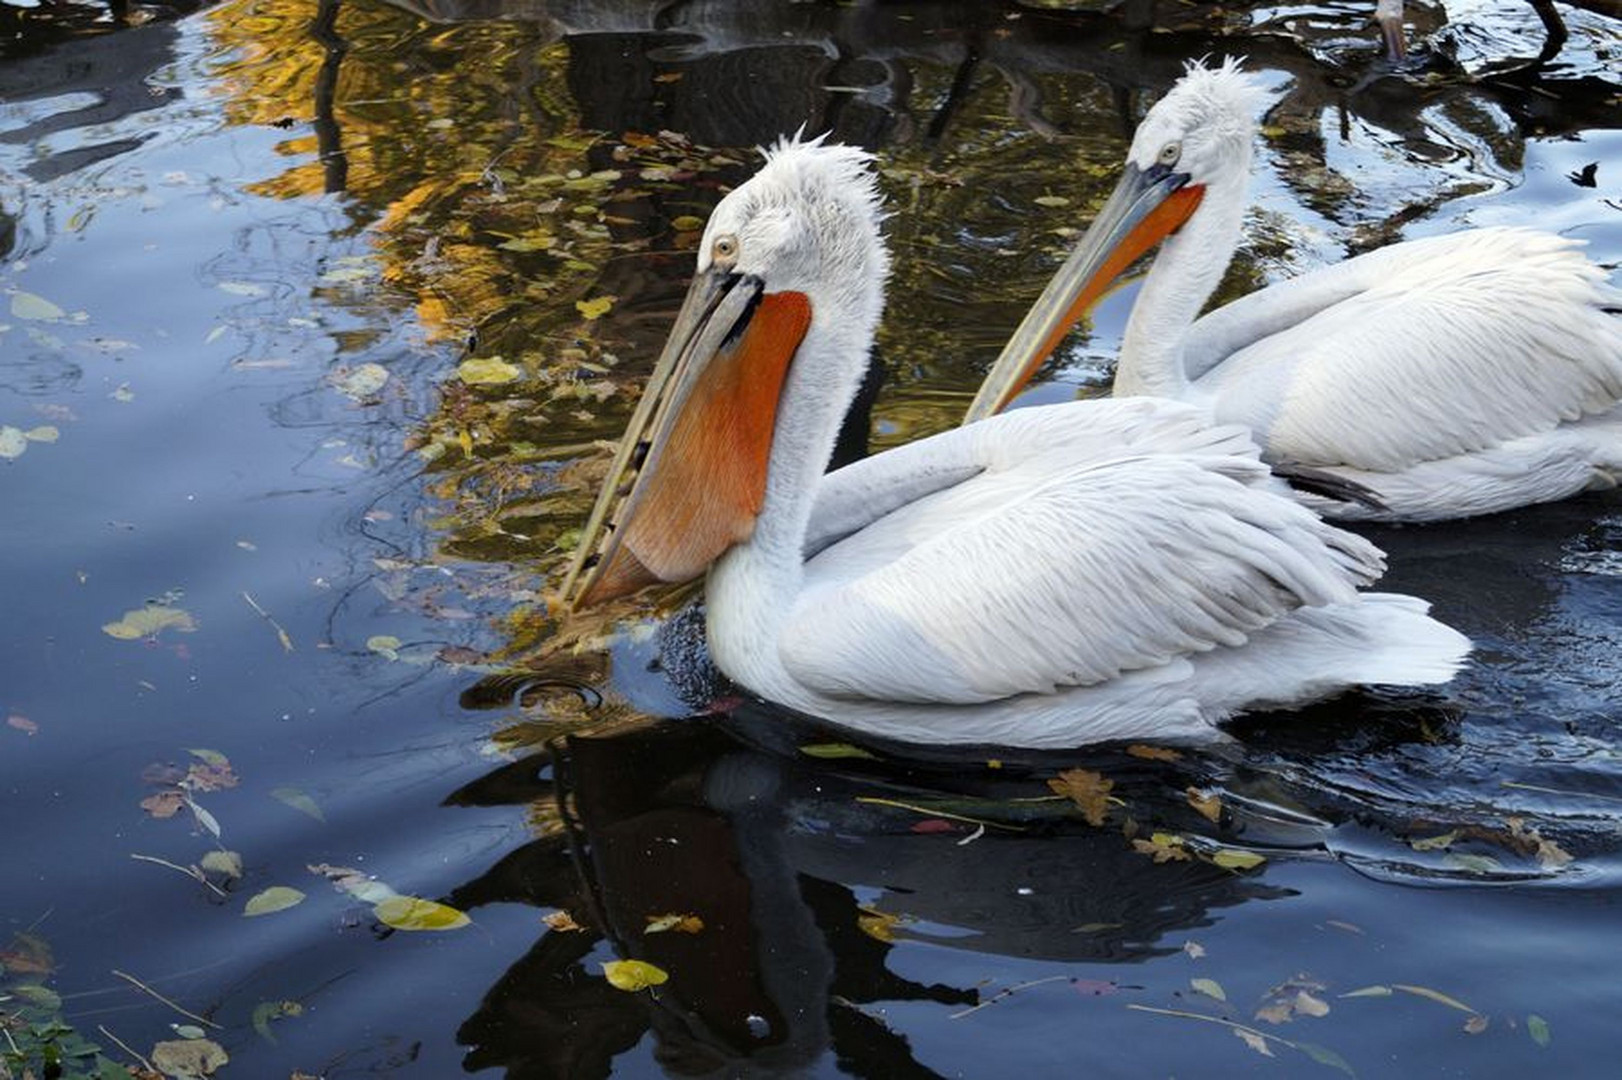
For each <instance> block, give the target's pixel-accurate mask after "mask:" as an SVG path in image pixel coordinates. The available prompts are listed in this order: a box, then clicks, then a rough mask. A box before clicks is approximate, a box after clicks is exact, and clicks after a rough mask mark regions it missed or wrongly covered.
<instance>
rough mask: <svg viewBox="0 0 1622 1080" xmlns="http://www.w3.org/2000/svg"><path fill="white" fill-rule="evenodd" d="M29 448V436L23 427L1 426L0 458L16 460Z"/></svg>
mask: <svg viewBox="0 0 1622 1080" xmlns="http://www.w3.org/2000/svg"><path fill="white" fill-rule="evenodd" d="M27 449H28V436H27V435H25V434H23V429H22V428H15V427H11V426H10V425H6V426H0V459H4V460H6V461H15V460H16V459H17V458H20V457H22V456H23V453H24V452H25V451H27Z"/></svg>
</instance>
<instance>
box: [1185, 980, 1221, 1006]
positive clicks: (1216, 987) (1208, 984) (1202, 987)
mask: <svg viewBox="0 0 1622 1080" xmlns="http://www.w3.org/2000/svg"><path fill="white" fill-rule="evenodd" d="M1188 985H1190V986H1192V987H1193V988H1194V991H1195V993H1199V994H1204V995H1205V996H1206V997H1212V998H1216V999H1217V1000H1218V1001H1227V1000H1228V992H1227V991H1226V990H1224V989H1222V984H1221V983H1219V982H1217V981H1216V980H1215V979H1190V980H1188Z"/></svg>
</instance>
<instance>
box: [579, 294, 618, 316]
mask: <svg viewBox="0 0 1622 1080" xmlns="http://www.w3.org/2000/svg"><path fill="white" fill-rule="evenodd" d="M616 299H618V298H617V297H613V296H599V297H597V298H595V299H592V300H576V301H575V302H574V307H575V310H576V311H578V312H580V314H581V315H583V316H585V317H586V318H588V319H600V318H602V317H603V316H604V315H607V314H608V310H609V309H610V308H612V307H613V306H614V301H615V300H616Z"/></svg>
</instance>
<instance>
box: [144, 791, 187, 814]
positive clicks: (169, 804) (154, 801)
mask: <svg viewBox="0 0 1622 1080" xmlns="http://www.w3.org/2000/svg"><path fill="white" fill-rule="evenodd" d="M185 805H186V793H185V792H183V791H160V792H158V793H157V794H156V795H148V796H147V797H146V798H144V799H142V800H141V809H142V810H145V811H146V812H147V813H149V814H151V815H152V816H153V817H155V818H169V817H174V816H175V814H176V813H178V812H179V810H180V808H181V807H182V806H185Z"/></svg>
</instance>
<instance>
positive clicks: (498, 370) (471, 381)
mask: <svg viewBox="0 0 1622 1080" xmlns="http://www.w3.org/2000/svg"><path fill="white" fill-rule="evenodd" d="M520 374H521V372H520V371H519V370H518V367H517V366H516V365H514V364H509V363H507V361H505V360H503V359H502V358H501V357H499V356H475V357H471V358H470V359H467V360H463V361H462V362H461V363H460V364H457V365H456V377H457V378H458V379H461V380H462V381H463V382H465V383H467V384H468V385H470V386H495V385H497V384H499V383H510V382H512V381H513V380H514V379H516V378H518V376H519V375H520Z"/></svg>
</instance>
